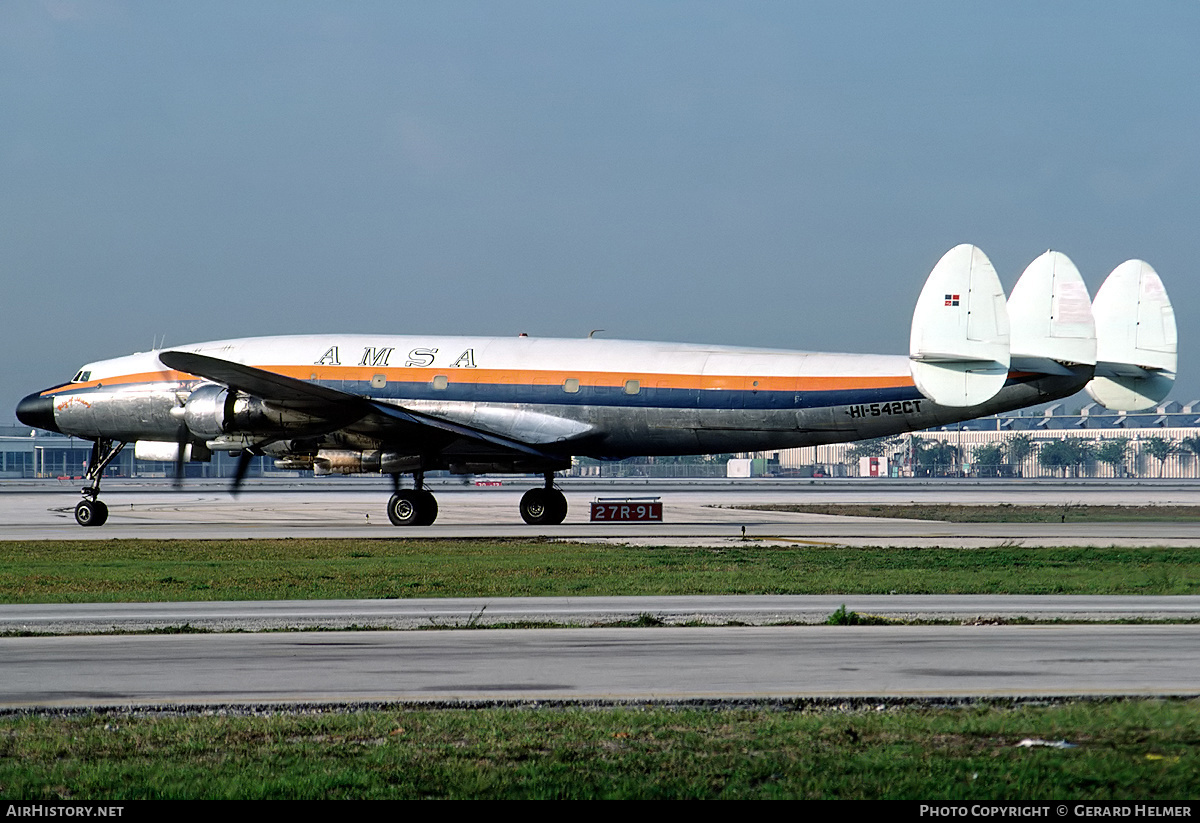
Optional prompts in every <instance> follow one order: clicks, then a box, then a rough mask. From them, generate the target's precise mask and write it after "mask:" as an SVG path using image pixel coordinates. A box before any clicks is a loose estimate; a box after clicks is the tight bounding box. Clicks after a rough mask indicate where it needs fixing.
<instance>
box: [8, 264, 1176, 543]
mask: <svg viewBox="0 0 1200 823" xmlns="http://www.w3.org/2000/svg"><path fill="white" fill-rule="evenodd" d="M1010 323H1011V327H1010ZM1175 370H1176V331H1175V318H1174V313H1173V310H1172V308H1171V303H1170V300H1169V299H1168V297H1167V294H1166V291H1165V290H1164V289H1163V286H1162V282H1161V281H1160V280H1159V277H1158V275H1157V274H1156V273H1155V272H1154V270H1153V269H1152V268H1151V267H1150V266H1149V265H1148V264H1146V263H1144V262H1142V261H1140V260H1130V261H1128V262H1126V263H1122V264H1121V265H1120V266H1118V267H1117V268H1116V269H1115V270H1114V271H1113V272H1112V274H1111V275H1109V277H1108V279H1107V280H1105V282H1104V285H1103V286H1102V287H1101V288H1100V290H1099V291H1098V292H1097V294H1096V299H1095V300H1094V301H1092V300H1091V299H1090V298H1089V295H1088V291H1087V287H1086V286H1085V285H1084V283H1083V279H1082V278H1081V277H1080V275H1079V272H1078V270H1077V269H1076V268H1075V266H1074V265H1073V264H1072V263H1071V261H1070V260H1068V259H1067V258H1066V257H1065V256H1064V255H1062V254H1059V253H1057V252H1046V253H1045V254H1043V255H1042V256H1041V257H1038V258H1037V259H1036V260H1035V261H1034V262H1033V263H1032V264H1030V266H1029V267H1028V268H1027V269H1026V270H1025V273H1024V274H1023V275H1022V276H1021V278H1020V280H1019V281H1018V283H1017V285H1016V286H1015V287H1014V289H1013V292H1012V295H1011V296H1010V297H1009V298H1008V299H1007V301H1006V299H1005V296H1004V291H1003V288H1002V287H1001V285H1000V281H999V278H998V277H997V275H996V272H995V269H994V268H993V267H992V264H991V262H990V261H989V260H988V259H987V257H986V256H985V255H984V254H983V252H982V251H980V250H979V249H978V248H976V247H974V246H970V245H963V246H957V247H955V248H954V249H951V250H950V251H949V252H947V253H946V255H945V256H943V257H942V259H941V260H940V261H939V262H938V263H937V265H936V266H935V267H934V269H933V271H932V273H931V274H930V275H929V279H928V280H927V281H926V283H925V287H924V289H923V290H922V292H921V295H920V297H919V298H918V301H917V306H916V310H915V312H914V314H913V321H912V334H911V339H910V347H909V354H908V356H903V355H895V356H888V355H862V354H820V353H813V352H801V351H781V350H774V349H738V348H731V347H725V346H703V345H694V344H672V343H648V342H637V341H620V340H605V339H575V340H551V339H537V338H532V337H525V336H521V337H513V338H484V337H425V336H395V335H387V334H377V335H361V334H355V335H350V334H347V335H296V336H288V337H258V338H242V339H236V340H221V341H217V342H211V343H197V344H193V345H187V346H179V347H175V348H173V349H171V350H169V351H151V352H144V353H139V354H132V355H128V356H126V357H118V358H115V359H111V360H100V361H97V362H94V363H89V364H87V365H85V366H83V367H82V368H81V369H79V371H78V372H77V373H76V374H75V376H74V377H73V378H72V379H71V380H70V382H67V383H64V384H62V385H59V386H55V387H53V388H49V389H46V390H45V391H42V392H38V393H36V394H31V395H29V396H28V397H26V398H24V399H23V400H22V401H21V402H20V404H19V405H18V407H17V416H18V418H19V419H20V420H21V421H22V422H24V423H26V424H28V425H30V426H34V427H37V428H41V429H47V430H49V431H55V432H62V433H64V434H70V435H74V436H76V437H81V438H86V439H89V440H91V441H92V442H93V446H92V455H91V460H90V462H89V465H88V471H87V479H88V480H89V481H90V484H89V485H88V486H87V487H86V488H84V489H83V500H81V501H80V502H79V504H78V505H77V506H76V508H75V518H76V520H77V521H78V522H79V523H80V524H81V525H84V526H98V525H100V524H102V523H103V522H104V521H105V520H106V519H107V516H108V509H107V507H106V506H105V505H104V503H103V502H102V501H101V500H100V478H101V476H102V474H103V471H104V467H105V466H107V465H108V464H109V463H110V462H111V461H112V460H113V458H114V457H116V455H117V454H118V453H119V452H120V451H121V450H122V449H123V448H124V447H125V446H126V445H128V444H129V443H133V444H134V449H135V454H136V455H137V456H138V457H139V458H142V459H148V460H174V461H176V463H177V466H176V470H177V473H178V474H180V475H182V464H183V463H184V462H185V461H188V460H209V459H211V457H212V454H213V453H214V452H218V451H225V452H230V453H236V454H239V455H240V457H239V461H238V471H237V476H236V478H235V480H234V485H235V488H236V486H237V484H239V483H240V482H241V480H242V478H243V477H244V475H245V472H246V469H247V468H248V465H249V460H250V458H251V457H252V456H253V455H269V456H271V457H273V458H275V462H276V465H278V466H279V467H281V468H286V469H308V470H312V471H313V472H314V473H316V474H328V473H342V474H355V473H378V474H390V475H392V477H393V479H394V481H395V490H394V493H393V494H392V496H391V499H390V500H389V501H388V506H387V512H388V517H389V518H390V519H391V522H392V523H394V524H395V525H397V526H412V525H428V524H430V523H432V522H433V521H434V519H435V518H436V517H437V501H436V500H435V499H434V496H433V494H431V493H430V492H429V491H428V490H427V489H426V488H425V485H424V476H425V473H426V472H428V471H434V470H449V471H450V472H452V473H459V474H462V473H475V472H485V471H486V472H511V473H521V474H528V473H533V474H541V475H543V477H544V480H545V482H544V485H543V486H541V487H538V488H534V489H531V490H529V491H528V492H527V493H526V494H525V495H524V497H523V498H522V499H521V504H520V513H521V516H522V517H523V518H524V520H525V521H526V522H528V523H533V524H556V523H561V522H562V520H563V518H564V517H565V516H566V513H567V503H566V499H565V498H564V497H563V495H562V493H561V492H560V491H558V490H557V489H555V488H554V485H553V483H554V474H555V472H557V471H559V470H562V469H566V468H568V467H569V466H570V465H571V458H572V457H573V456H577V455H582V456H588V457H596V458H600V459H620V458H624V457H630V456H635V455H677V454H701V453H720V452H741V451H761V450H766V449H780V448H791V447H795V446H810V445H816V444H822V443H835V442H844V441H850V440H858V439H863V438H872V437H880V436H884V435H892V434H897V433H900V432H905V431H916V430H920V429H925V428H929V427H931V426H940V425H945V424H948V423H954V422H957V421H961V420H968V419H971V418H974V417H980V416H984V415H990V414H996V413H998V412H1003V411H1009V410H1013V409H1018V408H1022V407H1024V406H1029V405H1034V404H1037V403H1043V402H1046V401H1050V400H1054V399H1057V398H1061V397H1066V396H1068V395H1071V394H1074V393H1075V392H1077V391H1079V390H1080V389H1082V388H1086V389H1087V390H1088V392H1089V393H1090V394H1091V396H1092V397H1093V398H1094V399H1095V400H1096V401H1098V402H1100V403H1102V404H1104V405H1105V406H1108V407H1109V408H1113V409H1123V410H1133V409H1138V408H1145V407H1146V406H1150V405H1153V404H1155V403H1157V402H1159V401H1161V400H1162V399H1163V398H1164V397H1165V396H1166V394H1167V392H1168V391H1169V390H1170V387H1171V385H1172V383H1173V382H1174V379H1175ZM404 474H411V475H413V480H414V488H411V489H409V488H401V487H400V477H401V475H404Z"/></svg>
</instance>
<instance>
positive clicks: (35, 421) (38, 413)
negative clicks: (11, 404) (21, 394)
mask: <svg viewBox="0 0 1200 823" xmlns="http://www.w3.org/2000/svg"><path fill="white" fill-rule="evenodd" d="M17 419H18V420H20V421H21V422H22V423H24V424H25V425H26V426H33V427H34V428H35V429H45V430H46V431H52V432H56V431H59V428H58V426H56V425H55V424H54V399H53V398H51V397H42V396H41V395H39V394H31V395H29V396H28V397H25V398H22V399H21V402H20V403H18V404H17Z"/></svg>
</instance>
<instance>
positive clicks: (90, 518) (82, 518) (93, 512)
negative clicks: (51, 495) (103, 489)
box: [75, 500, 108, 526]
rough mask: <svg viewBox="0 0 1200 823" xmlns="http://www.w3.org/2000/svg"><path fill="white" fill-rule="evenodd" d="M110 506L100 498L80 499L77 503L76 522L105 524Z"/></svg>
mask: <svg viewBox="0 0 1200 823" xmlns="http://www.w3.org/2000/svg"><path fill="white" fill-rule="evenodd" d="M106 520H108V506H106V505H104V503H103V502H102V501H100V500H80V501H79V502H78V503H77V504H75V522H76V523H78V524H79V525H81V526H103V525H104V521H106Z"/></svg>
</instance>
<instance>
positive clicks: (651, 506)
mask: <svg viewBox="0 0 1200 823" xmlns="http://www.w3.org/2000/svg"><path fill="white" fill-rule="evenodd" d="M662 515H663V509H662V501H661V500H660V499H659V498H657V497H621V498H608V499H606V498H600V499H598V500H596V501H594V502H593V503H592V522H593V523H661V522H662V519H663V516H662Z"/></svg>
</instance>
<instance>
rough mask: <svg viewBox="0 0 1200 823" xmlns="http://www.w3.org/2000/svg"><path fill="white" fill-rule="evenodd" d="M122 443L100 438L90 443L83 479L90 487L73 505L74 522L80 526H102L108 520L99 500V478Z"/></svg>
mask: <svg viewBox="0 0 1200 823" xmlns="http://www.w3.org/2000/svg"><path fill="white" fill-rule="evenodd" d="M123 448H125V444H124V443H120V442H114V441H112V440H108V439H105V438H101V439H99V440H96V441H95V442H93V443H92V456H91V457H90V458H89V459H88V469H87V474H86V475H84V479H85V480H88V479H90V480H91V481H92V482H91V485H89V486H88V487H87V488H86V489H84V490H83V491H82V494H83V500H80V501H79V503H77V504H76V505H75V522H76V523H78V524H79V525H81V526H103V525H104V522H105V521H106V520H108V506H106V505H104V502H103V501H101V500H100V478H101V477H102V476H103V475H104V469H105V468H107V466H108V464H109V463H111V462H112V461H113V458H115V457H116V456H117V455H118V454H120V453H121V449H123Z"/></svg>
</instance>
